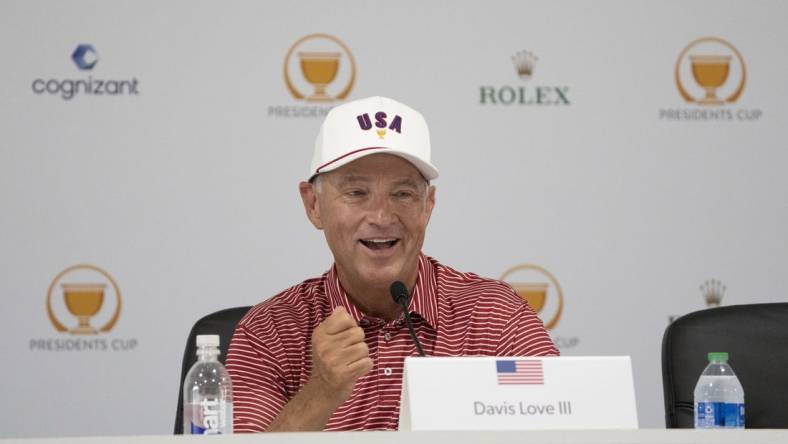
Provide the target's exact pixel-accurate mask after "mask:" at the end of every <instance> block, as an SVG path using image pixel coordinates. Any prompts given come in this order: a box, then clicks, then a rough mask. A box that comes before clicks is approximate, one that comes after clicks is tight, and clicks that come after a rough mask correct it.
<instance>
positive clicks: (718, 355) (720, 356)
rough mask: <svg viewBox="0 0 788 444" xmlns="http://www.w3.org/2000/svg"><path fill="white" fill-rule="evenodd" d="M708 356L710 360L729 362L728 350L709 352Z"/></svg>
mask: <svg viewBox="0 0 788 444" xmlns="http://www.w3.org/2000/svg"><path fill="white" fill-rule="evenodd" d="M708 358H709V362H711V361H722V362H728V352H709V355H708Z"/></svg>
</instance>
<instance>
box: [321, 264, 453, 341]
mask: <svg viewBox="0 0 788 444" xmlns="http://www.w3.org/2000/svg"><path fill="white" fill-rule="evenodd" d="M436 287H437V284H436V280H435V265H434V264H433V263H432V261H431V260H430V258H428V257H427V256H425V255H424V254H422V253H420V254H419V273H418V276H417V277H416V285H415V287H414V288H413V289H412V290H411V298H410V303H409V304H408V311H409V312H410V313H411V315H413V314H416V315H419V316H420V317H422V318H423V319H424V320H425V321H427V323H428V324H430V326H432V328H435V329H437V328H438V301H437V299H436V297H437V288H436ZM326 295H327V296H328V300H329V303H330V306H331V311H332V312H333V311H334V309H335V308H337V307H345V309H346V310H347V311H348V313H349V314H350V316H351V317H352V318H353V319H354V320H355V321H356V322H359V321H361V320H362V319H364V318H365V317H367V316H366V315H365V314H364V313H362V312H361V310H360V309H359V308H358V307H356V306H355V305H354V304H353V302H351V301H350V298H348V295H347V293H346V292H345V290H344V289H343V288H342V284H341V283H340V282H339V274H338V273H337V266H336V264H334V265H333V266H332V267H331V269H330V270H329V271H328V273H327V274H326Z"/></svg>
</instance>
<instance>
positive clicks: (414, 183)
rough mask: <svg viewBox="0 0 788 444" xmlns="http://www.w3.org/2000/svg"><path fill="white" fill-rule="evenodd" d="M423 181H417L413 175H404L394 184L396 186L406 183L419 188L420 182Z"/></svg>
mask: <svg viewBox="0 0 788 444" xmlns="http://www.w3.org/2000/svg"><path fill="white" fill-rule="evenodd" d="M421 183H423V181H417V180H416V179H414V178H412V177H403V178H402V179H398V180H396V181H394V185H395V186H401V185H405V186H410V187H413V188H419V184H421Z"/></svg>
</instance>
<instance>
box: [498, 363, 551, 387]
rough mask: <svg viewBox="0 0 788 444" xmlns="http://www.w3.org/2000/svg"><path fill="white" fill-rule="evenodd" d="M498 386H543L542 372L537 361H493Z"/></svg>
mask: <svg viewBox="0 0 788 444" xmlns="http://www.w3.org/2000/svg"><path fill="white" fill-rule="evenodd" d="M495 364H496V367H497V371H496V373H497V375H498V384H499V385H543V384H544V370H543V369H542V361H541V360H539V359H507V360H497V361H495Z"/></svg>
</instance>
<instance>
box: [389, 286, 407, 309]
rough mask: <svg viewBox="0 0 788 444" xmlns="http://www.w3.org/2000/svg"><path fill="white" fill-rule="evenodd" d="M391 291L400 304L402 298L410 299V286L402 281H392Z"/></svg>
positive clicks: (395, 300)
mask: <svg viewBox="0 0 788 444" xmlns="http://www.w3.org/2000/svg"><path fill="white" fill-rule="evenodd" d="M389 292H390V293H391V297H392V298H393V299H394V302H396V303H398V304H399V303H400V301H401V300H404V301H407V300H408V287H406V286H405V284H403V283H402V282H400V281H394V282H392V283H391V287H389Z"/></svg>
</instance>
